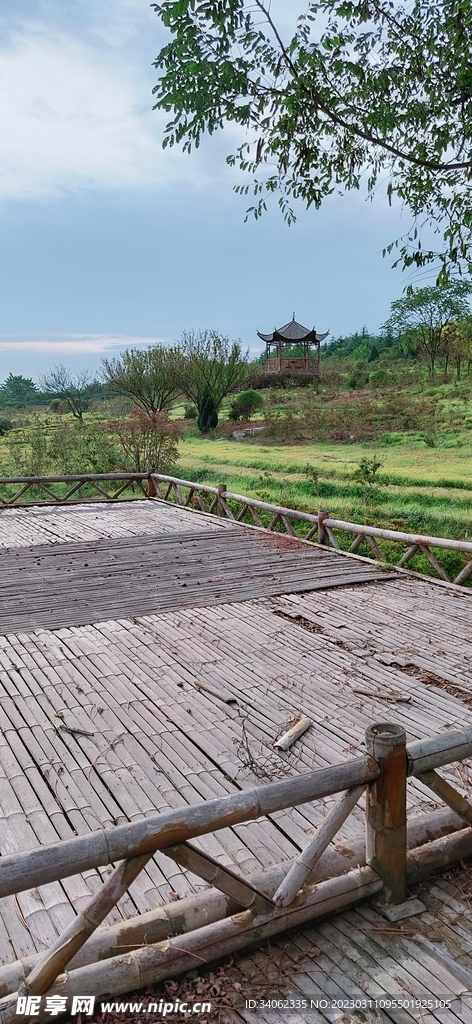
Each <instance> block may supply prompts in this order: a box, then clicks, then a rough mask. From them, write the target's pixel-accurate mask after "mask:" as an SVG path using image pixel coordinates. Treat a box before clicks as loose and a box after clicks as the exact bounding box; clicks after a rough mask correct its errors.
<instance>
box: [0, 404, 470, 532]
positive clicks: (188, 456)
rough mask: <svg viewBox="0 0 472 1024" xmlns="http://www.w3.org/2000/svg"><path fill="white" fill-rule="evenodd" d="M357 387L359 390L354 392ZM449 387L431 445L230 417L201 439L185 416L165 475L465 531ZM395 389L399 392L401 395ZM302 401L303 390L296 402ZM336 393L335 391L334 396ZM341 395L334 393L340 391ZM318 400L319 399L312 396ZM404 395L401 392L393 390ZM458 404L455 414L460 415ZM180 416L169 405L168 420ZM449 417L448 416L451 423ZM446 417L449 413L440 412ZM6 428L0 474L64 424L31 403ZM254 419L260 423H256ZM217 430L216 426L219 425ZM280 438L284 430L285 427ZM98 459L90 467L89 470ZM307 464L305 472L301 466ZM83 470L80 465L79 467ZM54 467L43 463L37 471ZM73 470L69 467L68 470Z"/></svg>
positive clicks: (415, 437) (462, 464) (466, 454)
mask: <svg viewBox="0 0 472 1024" xmlns="http://www.w3.org/2000/svg"><path fill="white" fill-rule="evenodd" d="M362 394H363V393H362ZM455 394H456V391H455V389H454V388H451V387H450V386H449V387H438V388H436V389H435V397H436V400H437V406H438V410H439V415H438V419H437V424H436V428H435V435H434V438H433V441H432V444H434V446H431V443H430V444H428V443H427V441H425V435H424V434H422V433H421V431H418V430H416V431H413V430H412V431H409V432H408V431H397V432H390V433H388V432H385V431H383V433H381V434H380V436H379V437H377V438H375V439H374V440H362V441H360V440H358V441H356V442H346V441H343V442H342V443H340V442H337V441H333V440H330V441H323V442H312V441H310V442H308V441H303V440H296V439H295V435H296V429H294V431H293V435H294V436H293V441H294V442H295V443H282V442H281V441H277V440H276V439H274V438H272V437H270V436H269V437H267V438H266V436H265V435H264V437H262V436H261V437H257V438H247V439H245V440H233V439H231V432H232V430H233V429H234V427H235V426H236V424H230V423H228V422H225V408H223V410H222V417H221V419H222V425H221V427H219V428H218V432H217V434H216V435H215V436H214V437H202V436H201V435H199V433H198V430H197V428H196V427H195V426H194V425H193V424H192V425H190V424H189V423H188V422H187V424H186V429H185V436H184V437H183V439H182V441H181V442H180V459H179V461H178V463H177V465H176V467H175V470H174V472H175V474H176V475H177V476H182V477H185V478H187V479H191V480H195V481H200V482H206V483H212V484H217V483H225V484H226V486H227V488H228V490H231V491H234V492H237V493H240V494H248V495H252V496H254V497H257V498H259V499H261V500H263V501H268V502H272V503H275V504H283V505H286V506H288V507H292V508H300V509H303V510H304V511H309V512H316V511H317V509H319V508H325V509H328V511H329V512H330V514H331V516H332V517H333V518H341V519H348V520H352V521H355V522H367V523H370V524H375V525H379V526H384V527H390V528H392V529H397V530H404V531H409V532H421V533H430V534H434V535H436V536H442V537H455V538H462V539H470V538H471V537H472V429H470V427H469V422H468V421H469V419H470V404H471V403H470V391H469V390H468V388H465V387H464V388H463V389H462V393H461V397H460V402H459V407H457V408H456V406H457V401H458V400H457V401H456V399H455V397H454V396H455ZM403 395H404V393H403ZM302 398H303V401H305V403H306V401H307V397H306V394H305V395H304V396H300V401H301V399H302ZM336 400H337V399H336ZM342 400H343V401H345V399H344V398H342ZM363 400H364V399H363V398H362V395H360V393H358V394H355V393H353V394H352V402H351V406H350V407H349V408H351V411H352V408H353V407H354V408H355V407H356V405H357V406H360V404H361V402H362V401H363ZM297 401H298V396H297V394H295V393H294V392H293V391H292V392H290V393H289V394H287V393H285V392H281V393H280V394H277V395H275V396H274V395H273V396H272V410H274V409H275V410H276V412H277V414H278V415H279V416H280V419H279V420H278V421H277V425H279V424H280V423H282V424H284V423H285V422H286V426H287V427H290V420H289V419H287V420H286V419H285V412H284V410H286V409H287V408H289V407H290V404H291V407H292V408H293V407H294V406H295V407H296V405H297ZM316 401H319V404H320V405H321V404H322V402H323V398H322V397H321V399H320V400H318V399H316V398H315V399H314V402H316ZM403 401H404V398H403ZM461 410H462V413H461ZM182 414H183V406H182V405H180V404H179V405H176V406H175V407H174V409H173V411H172V418H179V417H180V416H182ZM451 415H452V416H453V420H452V421H451ZM109 416H110V411H109V409H107V407H106V406H105V405H101V406H98V407H96V408H95V410H94V411H93V412H91V413H88V414H87V415H86V422H88V423H92V424H94V425H95V426H97V427H98V429H99V432H102V431H103V427H105V425H106V422H107V419H108V418H109ZM448 417H449V419H448ZM14 418H15V421H16V423H15V429H14V430H13V431H11V432H10V433H9V434H8V435H7V436H6V437H3V438H0V475H1V476H6V475H8V476H10V475H23V474H24V473H27V472H32V470H31V468H28V467H31V466H32V465H34V458H33V460H32V459H31V453H32V451H33V448H34V446H35V445H36V449H38V450H39V458H41V450H42V449H43V448H44V447H47V446H48V445H49V444H50V443H51V439H52V438H53V437H54V433H55V431H56V429H57V427H58V425H59V423H60V422H62V423H64V421H68V422H70V423H72V419H71V417H70V416H64V417H57V416H54V415H51V413H47V412H44V410H39V411H37V412H36V413H34V412H33V413H29V412H28V414H25V413H21V412H18V413H16V414H15V417H14ZM259 422H260V421H259ZM220 430H221V433H219V432H220ZM288 437H289V438H290V437H291V433H290V430H288ZM374 457H375V458H378V459H379V460H380V461H381V463H382V465H381V466H380V468H379V470H378V472H377V476H376V484H375V486H374V487H372V488H369V487H368V486H366V485H365V484H362V482H359V481H358V480H355V479H353V476H354V474H355V473H356V471H357V470H358V467H359V464H360V462H361V460H362V459H366V458H367V459H373V458H374ZM106 468H107V467H106V466H104V467H101V466H100V468H99V467H98V466H97V468H96V469H95V471H96V472H100V471H104V470H105V469H106ZM307 469H308V470H309V473H308V472H307ZM88 470H89V471H91V470H90V467H88ZM46 471H48V472H50V473H51V472H54V473H60V472H64V471H65V470H64V469H62V470H61V468H60V466H59V465H57V466H56V468H55V469H54V470H53V469H51V468H49V470H47V469H46V467H44V469H43V468H42V469H41V472H46ZM75 471H77V469H75Z"/></svg>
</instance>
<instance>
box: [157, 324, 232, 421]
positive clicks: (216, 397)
mask: <svg viewBox="0 0 472 1024" xmlns="http://www.w3.org/2000/svg"><path fill="white" fill-rule="evenodd" d="M248 355H249V352H246V353H245V354H244V355H243V353H242V351H241V345H240V344H239V342H236V341H230V340H229V338H222V337H220V335H219V334H218V333H217V332H216V331H184V333H183V335H182V339H181V341H180V343H179V345H178V346H177V348H176V349H175V350H174V353H173V367H174V368H173V373H174V379H175V381H176V383H177V385H178V387H179V389H180V391H182V393H183V394H184V395H185V396H186V397H187V398H189V399H190V401H191V402H194V403H195V405H196V407H197V409H198V421H197V422H198V427H199V430H201V432H202V434H207V433H208V432H209V430H213V429H214V428H215V427H216V426H217V425H218V410H219V408H220V405H221V403H222V401H223V398H225V397H226V395H228V394H229V393H230V391H234V390H235V388H237V387H239V386H240V385H241V384H246V383H247V381H248V380H249V375H250V368H249V363H248Z"/></svg>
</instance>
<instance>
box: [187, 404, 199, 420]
mask: <svg viewBox="0 0 472 1024" xmlns="http://www.w3.org/2000/svg"><path fill="white" fill-rule="evenodd" d="M197 416H198V409H197V407H196V405H194V404H193V402H187V403H186V404H185V405H184V417H185V419H186V420H196V418H197Z"/></svg>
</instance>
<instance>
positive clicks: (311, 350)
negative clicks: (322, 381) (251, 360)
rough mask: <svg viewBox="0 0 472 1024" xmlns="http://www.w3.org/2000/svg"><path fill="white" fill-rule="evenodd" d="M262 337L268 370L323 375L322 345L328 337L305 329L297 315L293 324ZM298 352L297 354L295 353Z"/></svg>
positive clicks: (260, 336) (313, 329) (259, 335)
mask: <svg viewBox="0 0 472 1024" xmlns="http://www.w3.org/2000/svg"><path fill="white" fill-rule="evenodd" d="M257 334H258V337H259V338H261V339H262V341H265V345H266V365H265V368H266V371H267V372H271V371H279V372H280V371H288V372H289V373H294V374H296V373H312V374H313V375H314V376H315V377H318V376H319V372H320V345H321V342H322V341H324V339H325V338H327V337H328V334H329V331H326V334H317V333H316V331H315V328H314V327H313V328H312V329H311V330H310V329H309V328H308V327H302V325H301V324H299V323H297V321H296V320H295V313H294V314H293V319H292V320H291V321H290V323H288V324H285V326H284V327H279V328H276V329H275V331H273V332H272V334H261V332H260V331H258V332H257ZM293 349H295V350H296V353H297V354H296V355H295V354H294V353H293Z"/></svg>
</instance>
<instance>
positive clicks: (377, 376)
mask: <svg viewBox="0 0 472 1024" xmlns="http://www.w3.org/2000/svg"><path fill="white" fill-rule="evenodd" d="M388 380H389V374H388V372H387V370H374V371H373V372H372V373H369V384H372V385H373V387H374V388H377V387H382V385H383V384H386V383H387V381H388Z"/></svg>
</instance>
